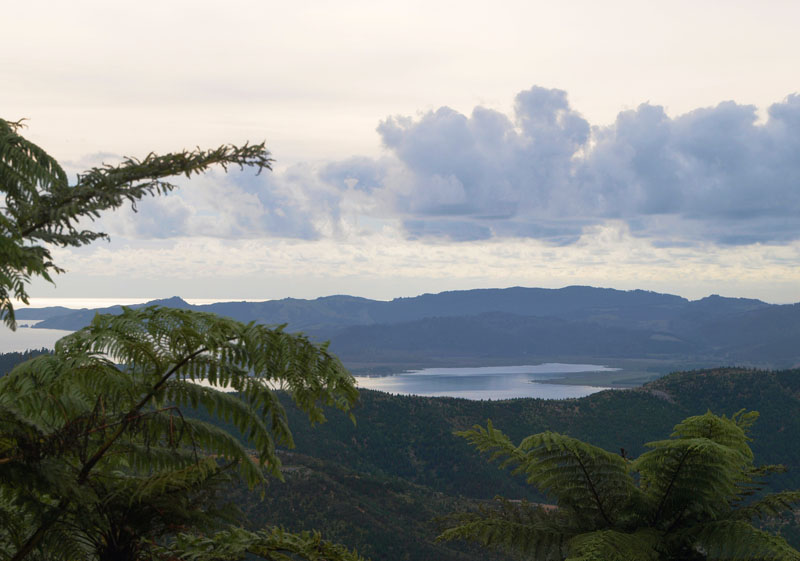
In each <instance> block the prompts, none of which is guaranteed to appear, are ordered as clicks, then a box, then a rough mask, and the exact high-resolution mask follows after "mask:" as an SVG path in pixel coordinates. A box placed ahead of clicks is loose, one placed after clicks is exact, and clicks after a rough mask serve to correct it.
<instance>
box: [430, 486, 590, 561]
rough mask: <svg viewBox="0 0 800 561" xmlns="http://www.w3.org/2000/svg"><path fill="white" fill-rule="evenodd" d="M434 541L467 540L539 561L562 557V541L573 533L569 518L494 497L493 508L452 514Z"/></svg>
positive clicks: (574, 531)
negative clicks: (445, 527) (538, 560)
mask: <svg viewBox="0 0 800 561" xmlns="http://www.w3.org/2000/svg"><path fill="white" fill-rule="evenodd" d="M447 523H448V525H450V524H452V525H450V527H448V528H447V529H446V530H444V531H443V532H442V533H441V534H440V535H439V536H438V537H437V538H436V540H437V541H452V540H470V541H475V542H478V543H480V544H481V545H484V546H487V547H492V548H499V549H503V550H506V551H512V552H518V553H521V554H523V555H525V556H529V557H531V558H533V559H540V560H542V561H550V560H559V561H560V560H561V559H563V551H562V550H563V549H564V546H565V544H566V542H567V541H568V540H569V539H570V538H571V537H572V536H573V535H574V534H575V533H576V532H577V529H576V528H574V527H572V526H571V525H570V523H569V517H568V516H565V515H564V513H562V512H559V511H558V510H553V509H550V510H546V509H544V508H542V507H540V506H537V505H531V504H529V503H527V502H525V501H523V502H521V503H512V502H511V501H507V500H504V499H497V500H496V504H495V506H494V508H490V507H481V508H480V510H479V511H478V512H466V513H459V514H455V515H452V516H451V517H450V518H449V519H448V520H447Z"/></svg>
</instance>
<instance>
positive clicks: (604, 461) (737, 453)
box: [439, 411, 800, 561]
mask: <svg viewBox="0 0 800 561" xmlns="http://www.w3.org/2000/svg"><path fill="white" fill-rule="evenodd" d="M757 417H758V414H757V413H744V411H740V412H738V413H737V414H735V415H733V416H732V417H731V418H727V417H725V416H722V417H719V416H716V415H713V414H712V413H710V412H708V413H706V414H705V415H701V416H695V417H689V418H688V419H685V420H684V421H683V422H681V423H679V424H678V425H677V426H675V430H674V432H673V433H672V435H671V438H670V439H668V440H659V441H656V442H650V443H648V444H647V447H648V448H649V450H648V451H647V452H645V453H644V454H642V455H641V456H639V458H638V459H636V460H633V461H631V460H630V459H628V458H626V457H625V455H624V454H614V453H611V452H608V451H606V450H603V449H602V448H598V447H596V446H592V445H590V444H586V443H584V442H582V441H580V440H577V439H575V438H571V437H568V436H564V435H562V434H558V433H555V432H550V431H548V432H543V433H538V434H534V435H531V436H528V437H527V438H525V439H523V440H522V442H521V443H520V444H519V445H518V446H515V445H514V444H512V442H511V440H510V439H509V438H508V437H507V436H506V435H504V434H503V433H502V432H500V431H499V430H497V429H495V428H494V427H493V426H492V423H491V422H488V424H487V426H486V427H485V428H484V427H482V426H479V425H478V426H475V428H473V429H472V430H469V431H462V432H459V433H458V435H459V436H462V437H464V438H466V439H467V440H468V441H469V442H470V443H471V444H472V445H473V446H475V447H476V448H477V449H478V450H480V451H481V452H486V453H491V457H490V459H491V460H495V459H503V462H502V464H501V465H502V467H508V466H513V467H514V471H513V473H514V474H518V475H523V476H524V477H525V478H526V481H527V483H529V484H532V485H535V486H537V487H538V488H539V489H541V490H542V491H543V492H545V493H546V494H547V496H548V498H550V499H553V500H554V501H555V505H554V506H548V507H543V506H539V505H532V504H529V503H527V502H522V503H514V502H511V501H507V500H499V503H500V506H499V508H483V509H481V510H480V511H479V512H464V513H461V514H459V515H455V516H454V517H453V519H454V523H453V525H452V526H451V527H450V528H448V529H447V530H445V531H444V532H443V533H442V534H441V535H440V536H439V539H442V540H458V539H468V540H474V541H477V542H479V543H481V544H483V545H486V546H491V547H500V548H504V549H508V550H511V551H516V552H519V553H521V554H523V555H524V556H526V557H529V558H533V559H540V560H543V561H550V560H553V561H564V560H565V561H658V560H660V559H661V560H685V561H692V560H698V561H700V560H704V559H709V560H711V559H715V560H728V559H754V560H760V559H772V560H775V561H782V560H787V561H789V560H793V561H796V560H798V559H800V552H798V551H797V550H795V549H794V548H792V547H791V546H789V544H787V543H786V542H785V540H783V539H782V538H780V537H778V536H775V535H773V534H770V533H768V532H765V531H763V530H760V529H758V528H756V527H754V526H753V525H752V524H751V522H752V520H753V519H761V518H766V517H774V516H778V515H780V514H782V513H783V512H786V511H790V510H791V506H792V505H793V504H797V503H800V491H783V492H780V493H774V494H770V495H767V496H764V497H760V498H758V499H757V500H755V501H750V502H747V503H744V502H743V501H744V499H745V498H747V497H749V496H751V495H752V494H753V493H754V492H755V490H756V489H757V488H758V486H759V481H760V479H761V477H763V476H764V475H765V474H767V473H770V472H771V471H773V470H774V469H776V467H775V466H763V467H756V466H755V465H754V462H753V453H752V451H751V450H750V446H749V445H748V440H749V439H748V437H747V434H746V431H747V430H748V429H749V428H750V426H751V425H752V424H753V422H755V420H756V418H757Z"/></svg>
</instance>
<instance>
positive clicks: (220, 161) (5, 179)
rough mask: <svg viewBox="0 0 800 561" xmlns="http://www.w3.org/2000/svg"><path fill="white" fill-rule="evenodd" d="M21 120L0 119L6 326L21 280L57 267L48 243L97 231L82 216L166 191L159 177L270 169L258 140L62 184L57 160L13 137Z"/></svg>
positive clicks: (1, 279) (46, 275)
mask: <svg viewBox="0 0 800 561" xmlns="http://www.w3.org/2000/svg"><path fill="white" fill-rule="evenodd" d="M21 128H22V123H21V122H12V121H6V120H3V119H0V193H2V195H3V199H4V206H2V207H0V319H2V320H4V321H5V322H6V324H7V325H9V326H10V327H12V328H14V326H15V325H16V324H15V321H14V307H13V305H12V303H11V299H12V297H13V298H16V299H17V300H20V301H22V302H24V303H26V304H27V303H28V292H27V285H28V283H30V281H31V280H32V279H33V278H34V277H41V278H43V279H45V280H47V281H52V274H54V273H61V272H63V271H62V269H61V268H60V267H58V265H56V263H54V262H53V259H52V254H51V252H50V247H51V246H53V245H55V246H62V247H64V246H75V247H77V246H82V245H86V244H88V243H91V242H92V241H94V240H96V239H98V238H104V237H106V234H104V233H103V232H97V231H92V230H87V229H84V228H83V225H82V224H84V223H85V221H83V222H81V219H83V218H89V219H92V220H93V219H95V218H97V217H99V216H100V213H101V212H102V211H105V210H112V209H116V208H119V207H120V206H122V205H123V204H125V203H130V204H131V205H133V207H134V209H135V208H136V202H137V201H139V200H140V199H142V198H143V197H146V196H148V195H158V194H163V193H167V192H169V191H171V190H173V189H175V188H176V185H175V184H173V183H170V182H168V181H165V180H164V178H168V177H172V176H176V175H185V176H186V177H190V176H192V175H194V174H197V173H201V172H203V171H205V170H207V169H208V168H209V167H211V166H213V165H220V166H222V167H223V168H226V169H227V166H229V165H236V166H239V167H244V166H249V167H254V168H256V170H258V171H259V172H260V171H261V170H263V169H271V165H272V159H271V158H270V155H269V152H268V151H267V150H266V148H265V147H264V144H255V145H248V144H245V145H244V146H241V147H237V146H233V145H225V146H220V147H219V148H215V149H212V150H200V149H197V150H193V151H183V152H177V153H172V154H166V155H163V156H159V155H156V154H152V153H151V154H148V155H147V156H146V157H145V158H143V159H136V158H126V159H124V160H123V161H122V163H120V164H119V165H117V166H110V165H103V166H100V167H95V168H92V169H90V170H88V171H86V172H85V173H82V174H80V175H79V176H78V179H77V181H76V182H75V183H74V184H70V183H69V181H68V178H67V174H66V173H65V172H64V170H63V168H62V167H61V166H60V165H59V164H58V162H57V161H56V160H55V159H54V158H53V157H52V156H50V155H49V154H47V152H45V151H44V150H43V149H42V148H40V147H39V146H37V145H35V144H34V143H32V142H30V141H28V140H27V139H25V138H24V137H23V136H22V135H21V134H20V132H19V131H20V129H21Z"/></svg>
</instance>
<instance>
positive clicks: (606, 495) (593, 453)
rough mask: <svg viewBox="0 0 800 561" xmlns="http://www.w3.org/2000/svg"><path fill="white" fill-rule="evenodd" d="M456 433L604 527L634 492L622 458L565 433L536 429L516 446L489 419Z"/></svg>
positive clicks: (612, 521) (610, 524) (560, 503)
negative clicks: (596, 519)
mask: <svg viewBox="0 0 800 561" xmlns="http://www.w3.org/2000/svg"><path fill="white" fill-rule="evenodd" d="M456 434H459V435H460V436H463V437H465V438H467V439H468V440H469V441H470V443H472V444H473V445H474V446H476V447H477V448H478V449H479V450H481V451H482V452H492V456H491V459H498V458H503V457H505V458H506V459H505V461H504V462H503V463H502V464H501V465H502V466H503V467H505V466H508V465H514V466H516V467H515V469H514V471H513V473H524V474H525V475H526V477H527V481H528V483H531V484H533V485H536V486H537V487H538V488H539V489H541V490H542V491H544V492H545V493H548V494H549V495H551V496H553V497H554V498H555V499H556V500H557V502H558V504H559V506H561V507H564V508H572V509H575V510H576V512H580V513H581V514H582V515H584V516H587V517H589V518H594V517H596V518H598V519H601V520H602V523H603V524H605V525H608V526H612V525H613V524H614V523H615V521H614V513H615V512H616V511H617V510H618V508H619V507H620V506H621V505H622V504H624V503H626V502H628V501H631V500H633V499H634V495H635V494H636V493H638V490H637V489H636V486H635V484H634V481H633V478H632V477H631V475H630V473H629V466H628V463H627V462H626V461H625V459H623V458H622V457H620V456H619V455H617V454H612V453H610V452H607V451H605V450H603V449H602V448H598V447H596V446H592V445H590V444H586V443H584V442H581V441H580V440H577V439H574V438H571V437H568V436H564V435H561V434H558V433H554V432H544V433H539V434H535V435H532V436H529V437H527V438H525V439H524V440H523V441H522V442H521V443H520V445H519V446H518V447H515V446H514V445H513V444H512V443H511V441H510V440H509V439H508V437H506V436H505V435H504V434H503V433H502V432H500V431H498V430H497V429H495V428H494V427H493V426H492V424H491V422H489V423H487V427H486V429H483V428H482V427H480V426H476V427H475V428H473V430H471V431H465V432H462V433H456Z"/></svg>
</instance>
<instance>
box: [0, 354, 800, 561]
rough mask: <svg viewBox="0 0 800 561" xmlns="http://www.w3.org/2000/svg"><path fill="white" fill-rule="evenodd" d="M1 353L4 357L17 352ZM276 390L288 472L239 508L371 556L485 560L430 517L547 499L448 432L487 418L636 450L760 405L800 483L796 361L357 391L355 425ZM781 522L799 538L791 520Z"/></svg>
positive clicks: (774, 447) (764, 448) (767, 438)
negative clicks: (691, 422)
mask: <svg viewBox="0 0 800 561" xmlns="http://www.w3.org/2000/svg"><path fill="white" fill-rule="evenodd" d="M0 356H2V355H0ZM5 356H6V357H8V360H7V361H6V362H4V363H2V364H6V363H8V364H10V363H11V362H14V361H15V360H20V359H21V358H22V356H21V355H16V354H15V355H14V356H11V355H5ZM0 374H2V371H0ZM281 399H282V400H283V402H284V404H285V406H286V407H287V411H288V414H289V425H290V427H291V429H292V432H293V435H294V440H295V442H296V444H297V447H296V448H295V449H294V450H293V451H292V452H291V453H290V452H288V451H286V452H284V453H283V454H282V458H283V462H284V468H285V469H284V476H285V478H286V481H285V482H284V483H279V482H277V481H276V482H273V483H272V484H271V485H270V488H269V489H268V491H267V493H266V497H265V498H264V499H263V502H262V500H261V499H259V498H258V497H257V495H253V494H245V493H244V492H243V491H242V495H241V506H242V508H243V509H244V510H245V511H246V512H247V513H248V515H249V517H250V520H251V522H252V523H253V524H254V525H256V526H260V525H263V524H265V523H269V524H279V525H283V526H285V527H287V528H289V529H293V530H299V529H302V528H310V527H314V528H317V529H319V530H321V531H322V532H323V534H324V535H325V536H326V537H328V538H330V539H334V540H336V541H341V542H343V543H346V544H348V545H349V546H352V547H357V548H358V549H359V551H361V552H363V553H366V554H368V555H370V556H372V557H373V559H384V560H386V561H395V560H396V561H400V560H404V559H441V560H443V561H478V560H485V559H487V557H486V555H485V553H484V552H481V551H474V550H470V549H459V548H456V549H453V548H452V547H451V546H450V545H446V544H444V545H443V544H435V543H433V538H434V537H435V535H436V525H435V523H434V522H432V520H431V519H432V518H434V517H435V516H441V515H443V514H446V513H448V512H452V511H453V510H455V509H456V508H457V507H458V506H459V505H461V506H463V505H464V504H466V503H468V502H470V501H476V500H483V499H489V498H491V497H493V496H495V495H497V494H500V495H504V496H506V497H508V498H512V499H519V498H528V499H531V500H536V501H542V500H544V501H547V500H548V499H547V497H542V496H541V495H539V494H537V493H536V492H535V490H533V489H532V488H531V487H529V486H528V485H526V484H525V481H524V478H523V477H521V476H516V477H514V476H511V475H509V473H508V472H507V471H503V470H499V469H498V467H497V465H496V464H490V463H488V462H487V461H486V460H487V459H486V457H484V456H481V455H480V454H478V453H477V452H476V451H475V450H474V449H473V448H472V447H470V446H469V445H468V444H467V443H466V442H465V441H464V439H461V438H458V437H456V436H454V434H453V431H455V430H461V429H465V428H469V427H471V426H472V425H474V424H476V423H480V424H485V423H486V420H487V419H491V420H492V421H493V423H494V425H495V426H496V427H498V428H499V429H501V430H503V431H504V432H505V433H506V434H508V435H509V437H510V438H511V439H512V440H513V441H514V442H515V443H518V442H519V441H520V440H521V439H522V438H524V437H525V436H528V435H529V434H533V433H536V432H541V431H545V430H552V431H556V432H560V433H564V434H568V435H570V436H574V437H576V438H580V439H582V440H585V441H587V442H591V443H593V444H596V445H599V446H601V447H603V448H605V449H607V450H609V451H613V452H622V449H624V450H625V454H626V455H627V456H629V457H636V456H638V455H639V454H641V453H642V452H643V451H644V450H645V446H644V445H645V443H647V442H649V441H654V440H659V439H662V438H665V437H666V436H667V435H668V434H669V433H670V432H671V430H672V427H673V426H674V425H675V424H677V423H678V422H679V421H681V420H682V419H684V418H686V417H688V416H691V415H698V414H702V413H704V412H705V411H707V410H709V409H710V410H711V411H713V412H714V413H717V414H726V415H732V414H733V413H735V412H737V411H739V410H740V409H742V408H745V409H748V410H756V411H759V412H760V413H761V417H760V419H759V420H758V421H757V422H756V424H755V426H754V427H753V430H752V433H751V436H752V437H753V442H752V443H751V445H752V448H753V451H754V452H755V457H756V462H757V463H758V464H783V465H785V466H786V467H787V468H788V471H787V472H786V473H784V474H777V475H775V476H773V477H772V478H771V479H770V487H771V489H772V490H780V489H787V488H791V489H797V488H800V448H799V447H798V446H797V435H798V434H800V370H784V371H760V370H749V369H742V368H717V369H708V370H697V371H691V372H680V373H675V374H670V375H668V376H666V377H664V378H661V379H659V380H656V381H654V382H651V383H648V384H646V385H645V386H643V387H641V388H636V389H631V390H615V391H604V392H600V393H597V394H593V395H591V396H588V397H585V398H582V399H571V400H557V401H556V400H537V399H512V400H505V401H470V400H464V399H455V398H424V397H414V396H393V395H389V394H386V393H381V392H374V391H368V390H363V391H362V392H361V397H360V403H359V405H358V406H357V407H356V409H355V410H354V411H353V412H354V414H355V418H356V423H355V424H354V423H352V422H351V421H350V420H349V419H348V418H347V417H346V416H344V415H342V414H340V413H339V412H336V411H331V412H330V413H329V415H328V420H327V422H325V423H323V424H321V425H316V426H314V427H311V426H309V424H308V418H307V416H306V415H305V414H303V413H301V412H299V411H298V410H296V409H295V408H294V407H292V406H291V405H290V403H289V400H288V398H287V396H286V395H282V396H281ZM196 414H198V415H200V416H203V415H202V413H201V412H197V413H196ZM398 528H400V529H402V531H401V532H398ZM784 530H785V531H787V532H788V534H787V535H788V536H789V537H790V538H791V539H792V541H793V543H794V544H795V545H800V533H798V531H797V527H796V526H786V527H785V528H784Z"/></svg>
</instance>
